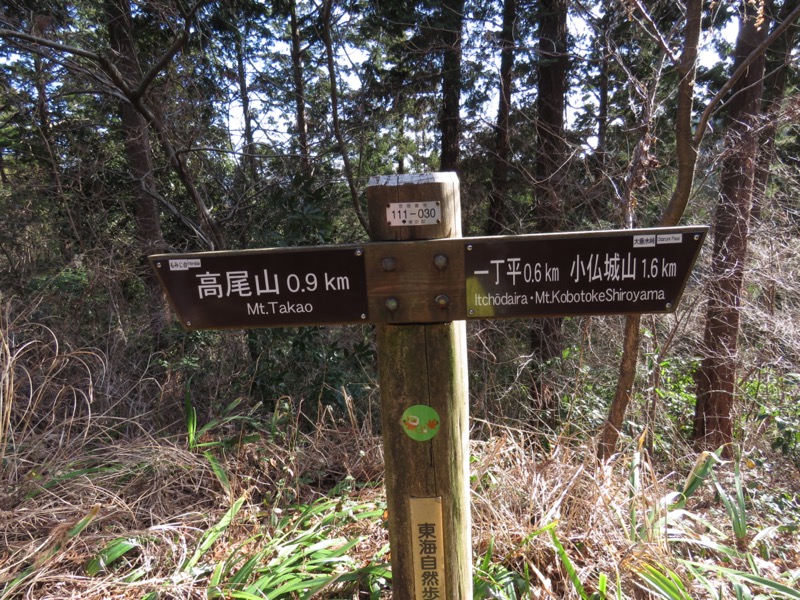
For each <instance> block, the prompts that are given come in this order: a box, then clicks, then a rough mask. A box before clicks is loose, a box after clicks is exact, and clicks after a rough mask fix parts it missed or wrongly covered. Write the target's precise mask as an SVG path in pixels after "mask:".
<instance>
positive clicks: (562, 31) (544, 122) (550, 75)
mask: <svg viewBox="0 0 800 600" xmlns="http://www.w3.org/2000/svg"><path fill="white" fill-rule="evenodd" d="M568 68H569V56H568V54H567V2H566V0H543V1H542V2H541V4H540V7H539V57H538V60H537V63H536V70H537V72H538V79H539V95H538V98H537V99H536V113H537V115H536V137H537V140H538V153H537V155H536V165H535V173H536V202H537V212H538V218H539V223H538V226H537V230H538V231H541V232H551V231H558V230H559V229H560V228H561V227H562V224H563V220H564V206H563V204H562V194H561V191H562V189H561V188H562V185H561V181H562V180H563V177H564V168H563V167H564V162H565V155H566V139H565V134H564V115H565V108H566V94H567V69H568Z"/></svg>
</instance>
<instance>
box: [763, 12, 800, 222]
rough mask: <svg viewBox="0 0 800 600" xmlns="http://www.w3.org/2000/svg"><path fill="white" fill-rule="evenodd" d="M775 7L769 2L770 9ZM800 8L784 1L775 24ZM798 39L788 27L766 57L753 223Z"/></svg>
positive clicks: (772, 151) (773, 156)
mask: <svg viewBox="0 0 800 600" xmlns="http://www.w3.org/2000/svg"><path fill="white" fill-rule="evenodd" d="M772 4H773V3H772V2H770V5H772ZM798 5H800V0H784V2H783V4H782V5H781V8H780V11H779V14H778V15H777V18H776V19H775V22H776V23H783V22H784V21H786V20H787V19H789V18H790V15H791V13H792V12H793V11H794V10H795V9H796V8H797V7H798ZM796 36H797V28H795V27H789V28H788V29H786V31H785V32H784V33H783V35H782V36H781V37H780V38H779V39H778V40H777V41H776V42H775V44H774V45H773V46H771V47H770V50H769V53H768V54H767V66H766V75H765V77H764V105H763V110H764V116H765V118H764V124H763V126H762V127H761V141H760V142H759V146H760V147H761V152H760V154H759V156H758V161H757V162H756V173H755V182H754V187H753V209H752V219H753V221H759V220H760V219H761V210H762V209H763V207H764V202H765V196H766V192H767V183H768V181H769V170H770V165H771V164H772V161H773V160H774V158H775V134H776V133H777V131H778V120H779V118H780V113H781V105H782V104H783V99H784V94H785V90H786V83H787V79H788V76H789V72H790V61H791V59H792V48H793V47H794V40H795V38H796Z"/></svg>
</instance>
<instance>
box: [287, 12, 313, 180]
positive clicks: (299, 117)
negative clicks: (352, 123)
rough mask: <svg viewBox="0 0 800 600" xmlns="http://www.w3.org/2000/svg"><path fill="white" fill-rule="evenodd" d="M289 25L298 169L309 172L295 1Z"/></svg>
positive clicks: (301, 55)
mask: <svg viewBox="0 0 800 600" xmlns="http://www.w3.org/2000/svg"><path fill="white" fill-rule="evenodd" d="M289 25H290V27H291V32H292V33H291V35H292V79H293V81H294V97H295V125H296V127H297V141H298V143H299V144H300V168H301V169H302V171H303V172H304V173H308V172H310V171H311V156H310V151H309V147H308V123H307V121H306V90H305V83H304V81H303V53H302V50H301V48H300V25H299V23H298V21H297V0H291V2H290V3H289Z"/></svg>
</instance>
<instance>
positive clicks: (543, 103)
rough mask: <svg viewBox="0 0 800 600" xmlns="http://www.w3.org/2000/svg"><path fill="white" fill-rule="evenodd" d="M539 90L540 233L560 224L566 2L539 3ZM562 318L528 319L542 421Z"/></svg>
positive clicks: (549, 416) (546, 416)
mask: <svg viewBox="0 0 800 600" xmlns="http://www.w3.org/2000/svg"><path fill="white" fill-rule="evenodd" d="M536 67H537V72H538V80H539V95H538V98H537V101H536V108H537V116H536V136H537V140H538V149H537V150H538V153H537V155H536V164H535V175H536V182H535V186H534V195H535V201H536V211H537V217H538V222H537V224H536V229H537V230H538V231H540V232H543V233H548V232H553V231H558V230H559V229H561V227H562V226H563V221H564V206H563V202H562V198H563V194H562V187H563V186H562V184H561V181H562V179H563V177H564V164H565V162H566V139H565V132H564V114H565V108H566V94H567V70H568V67H569V56H568V54H567V2H566V0H544V1H543V2H541V4H540V7H539V57H538V61H537V65H536ZM562 323H563V319H561V318H548V319H533V320H532V322H531V328H530V344H531V352H532V354H533V356H534V357H535V361H534V363H533V364H534V365H535V366H534V372H533V373H532V383H531V396H532V400H533V407H534V409H535V410H537V411H540V412H541V416H542V417H543V419H542V420H544V421H545V422H553V419H554V417H555V410H556V408H557V398H556V397H555V392H554V390H553V389H552V386H551V385H550V383H549V382H548V381H546V379H545V378H544V377H543V372H542V367H543V366H544V365H546V364H547V363H548V362H549V361H551V360H552V359H554V358H557V357H559V356H561V351H562V346H563V340H562V332H561V325H562Z"/></svg>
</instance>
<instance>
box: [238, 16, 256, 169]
mask: <svg viewBox="0 0 800 600" xmlns="http://www.w3.org/2000/svg"><path fill="white" fill-rule="evenodd" d="M235 40H236V41H235V44H236V78H237V79H238V80H239V98H240V99H241V101H242V118H243V119H244V156H243V157H242V168H243V170H244V172H245V173H246V175H245V176H246V177H247V178H248V179H249V181H250V182H251V183H255V182H256V181H258V164H257V162H256V144H255V140H254V138H253V119H252V115H251V114H250V90H249V87H248V85H247V69H246V68H245V42H246V40H247V27H246V26H245V31H244V32H237V33H236V34H235Z"/></svg>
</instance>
